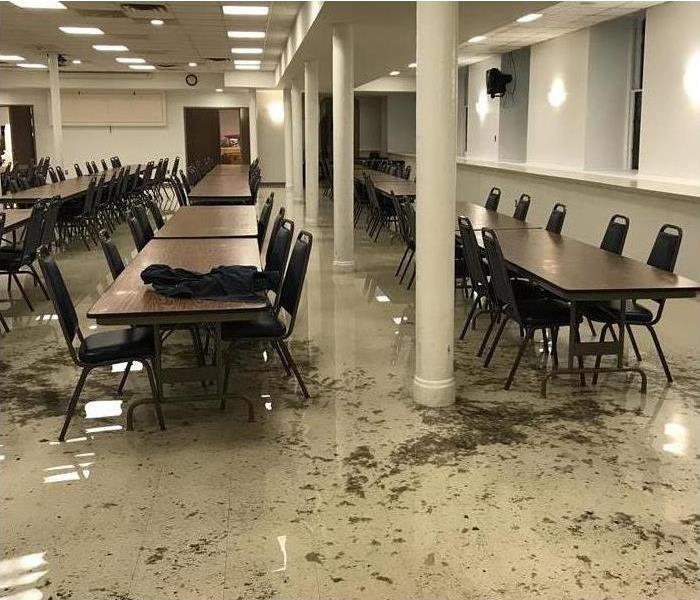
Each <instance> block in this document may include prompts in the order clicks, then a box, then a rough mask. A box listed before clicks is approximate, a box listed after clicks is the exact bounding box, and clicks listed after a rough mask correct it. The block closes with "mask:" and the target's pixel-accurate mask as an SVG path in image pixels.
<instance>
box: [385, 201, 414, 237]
mask: <svg viewBox="0 0 700 600" xmlns="http://www.w3.org/2000/svg"><path fill="white" fill-rule="evenodd" d="M390 196H391V204H392V206H393V207H394V212H395V213H396V222H397V223H398V226H399V234H400V235H401V239H402V240H403V241H404V243H405V244H408V243H409V242H410V241H411V240H410V238H409V231H408V222H407V217H406V212H405V211H404V209H403V206H402V205H401V201H400V200H399V199H398V198H397V197H396V194H394V192H393V191H392V192H391V194H390Z"/></svg>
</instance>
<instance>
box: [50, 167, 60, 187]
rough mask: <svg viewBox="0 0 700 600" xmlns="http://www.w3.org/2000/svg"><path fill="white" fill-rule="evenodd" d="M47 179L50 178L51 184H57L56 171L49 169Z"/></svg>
mask: <svg viewBox="0 0 700 600" xmlns="http://www.w3.org/2000/svg"><path fill="white" fill-rule="evenodd" d="M48 172H49V177H50V178H51V183H58V176H57V175H56V170H55V169H54V168H53V167H49V171H48Z"/></svg>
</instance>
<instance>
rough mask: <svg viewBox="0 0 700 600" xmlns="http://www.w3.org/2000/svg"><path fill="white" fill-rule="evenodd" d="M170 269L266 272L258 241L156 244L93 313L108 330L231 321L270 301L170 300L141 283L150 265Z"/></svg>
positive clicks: (107, 292) (127, 270)
mask: <svg viewBox="0 0 700 600" xmlns="http://www.w3.org/2000/svg"><path fill="white" fill-rule="evenodd" d="M152 264H166V265H169V266H171V267H180V268H184V269H189V270H191V271H198V272H207V271H209V270H211V269H212V268H214V267H218V266H219V265H252V266H254V267H257V268H258V269H260V268H261V265H260V252H259V251H258V242H257V240H256V239H255V238H233V239H208V240H201V239H200V240H188V239H153V240H151V241H150V242H149V243H148V244H146V247H145V248H144V249H143V250H141V252H139V253H138V254H137V255H136V258H134V260H132V261H131V262H130V263H129V264H128V265H127V267H126V268H125V269H124V271H123V272H122V273H121V275H119V277H117V279H116V280H115V281H114V282H113V283H112V285H111V286H110V287H109V288H107V290H105V292H104V293H103V294H102V295H101V296H100V297H99V298H98V300H97V302H95V304H93V306H92V308H90V310H89V311H88V313H87V316H88V317H89V318H91V319H96V320H97V322H98V323H100V324H104V325H131V324H139V323H140V324H156V323H174V322H181V323H192V322H215V321H229V320H234V319H236V318H241V317H242V316H245V315H246V314H249V313H250V312H251V311H258V310H262V309H264V308H265V307H266V303H265V302H264V301H260V302H241V301H231V302H229V301H223V300H199V299H196V300H195V299H190V298H168V297H166V296H162V295H160V294H157V293H155V292H154V291H153V290H152V289H151V288H150V286H147V285H146V284H145V283H143V281H142V280H141V271H143V269H145V268H146V267H147V266H148V265H152Z"/></svg>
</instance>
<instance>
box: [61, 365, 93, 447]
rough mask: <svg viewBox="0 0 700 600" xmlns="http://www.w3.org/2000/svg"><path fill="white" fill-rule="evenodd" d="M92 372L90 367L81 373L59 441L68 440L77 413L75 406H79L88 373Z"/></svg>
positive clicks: (67, 410)
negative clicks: (69, 426) (67, 436)
mask: <svg viewBox="0 0 700 600" xmlns="http://www.w3.org/2000/svg"><path fill="white" fill-rule="evenodd" d="M89 372H90V368H89V367H83V370H82V371H81V372H80V378H79V379H78V383H77V384H76V386H75V390H73V396H71V399H70V402H69V403H68V408H67V409H66V418H65V420H64V421H63V427H62V428H61V433H60V434H59V435H58V441H59V442H62V441H63V440H64V439H66V432H67V431H68V425H70V420H71V418H72V417H73V413H74V412H75V406H76V404H78V399H79V398H80V392H82V391H83V386H84V385H85V380H86V379H87V376H88V373H89Z"/></svg>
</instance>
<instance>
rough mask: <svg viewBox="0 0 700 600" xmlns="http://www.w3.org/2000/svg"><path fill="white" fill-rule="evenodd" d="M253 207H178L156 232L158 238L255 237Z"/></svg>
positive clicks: (256, 228)
mask: <svg viewBox="0 0 700 600" xmlns="http://www.w3.org/2000/svg"><path fill="white" fill-rule="evenodd" d="M257 235H258V219H257V215H256V214H255V207H254V206H181V207H180V208H179V209H178V210H177V212H176V213H175V214H174V215H173V216H172V217H170V219H168V221H167V222H166V223H165V225H164V226H163V227H162V228H161V229H159V230H158V231H156V237H157V238H239V237H256V236H257Z"/></svg>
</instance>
